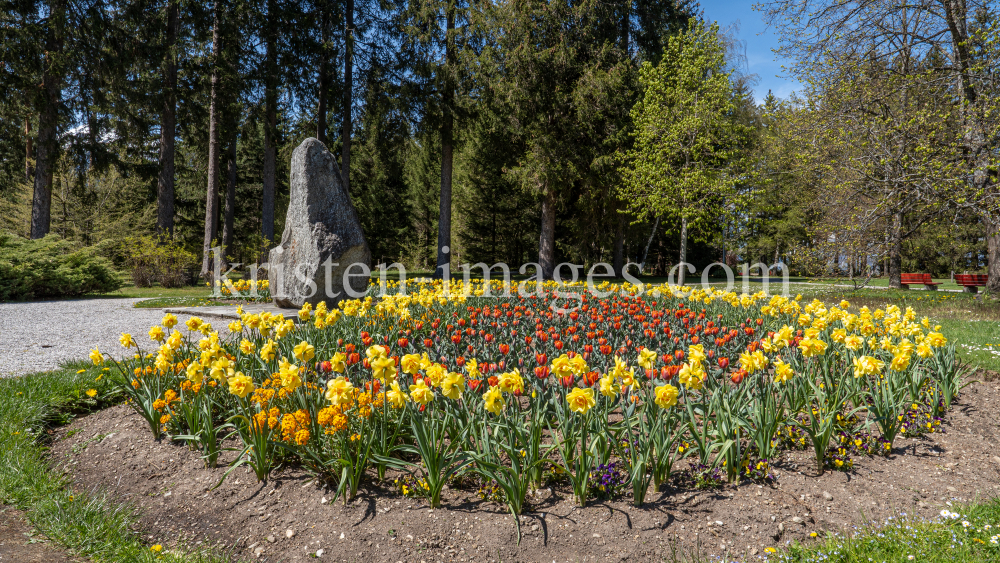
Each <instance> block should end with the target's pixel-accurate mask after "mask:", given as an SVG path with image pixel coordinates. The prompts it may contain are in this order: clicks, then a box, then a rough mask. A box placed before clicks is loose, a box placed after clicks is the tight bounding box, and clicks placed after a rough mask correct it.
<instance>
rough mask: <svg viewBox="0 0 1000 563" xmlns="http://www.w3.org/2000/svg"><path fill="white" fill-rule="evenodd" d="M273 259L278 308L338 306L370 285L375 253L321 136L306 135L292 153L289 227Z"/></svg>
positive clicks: (271, 266)
mask: <svg viewBox="0 0 1000 563" xmlns="http://www.w3.org/2000/svg"><path fill="white" fill-rule="evenodd" d="M268 262H269V266H268V272H267V279H268V284H269V286H270V290H271V295H272V296H273V299H274V304H275V305H277V306H278V307H294V308H299V307H301V306H302V305H303V304H304V303H312V304H314V305H315V304H317V303H319V302H320V301H326V302H327V304H328V305H333V304H335V303H337V302H339V301H341V300H343V299H353V298H355V297H356V296H357V295H359V294H360V293H362V292H364V291H365V290H366V289H367V288H368V283H369V272H370V270H369V267H370V265H371V252H370V251H369V250H368V243H366V242H365V235H364V233H363V232H362V231H361V222H360V221H359V220H358V213H357V211H356V210H355V209H354V205H353V204H352V203H351V195H350V194H349V193H348V192H347V190H346V189H345V188H344V182H343V180H342V176H341V175H340V167H339V166H338V165H337V159H336V158H334V156H333V155H332V154H330V151H329V150H327V148H326V146H324V145H323V143H321V142H320V141H319V140H317V139H313V138H311V137H310V138H308V139H306V140H305V141H303V142H302V144H301V145H299V146H298V148H296V149H295V152H293V153H292V174H291V194H290V198H289V201H288V214H287V215H286V216H285V231H284V233H282V235H281V244H280V245H278V246H276V247H274V248H273V249H271V252H270V256H269V259H268ZM362 265H363V267H362ZM349 268H350V271H348V269H349ZM345 274H348V275H346V276H345ZM352 294H353V295H352Z"/></svg>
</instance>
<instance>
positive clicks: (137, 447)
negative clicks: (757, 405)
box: [0, 381, 1000, 563]
mask: <svg viewBox="0 0 1000 563" xmlns="http://www.w3.org/2000/svg"><path fill="white" fill-rule="evenodd" d="M998 408H1000V382H997V381H992V382H989V383H974V384H972V385H970V386H969V387H968V388H966V390H965V391H964V393H963V395H962V396H961V398H960V400H959V401H958V402H957V403H956V405H954V407H953V409H952V411H951V412H950V413H949V414H948V416H947V417H946V419H945V423H944V424H943V425H942V427H943V429H944V432H943V433H938V434H932V435H929V436H925V437H922V438H914V439H909V438H905V437H900V438H898V439H897V442H896V444H895V445H896V448H895V450H894V454H893V455H892V456H891V457H890V458H867V457H860V458H858V457H856V458H855V467H854V469H853V470H852V471H850V472H846V473H845V472H833V471H827V472H826V473H825V474H824V475H822V476H816V472H815V469H814V465H813V461H812V456H811V454H810V452H808V451H800V452H790V453H787V454H786V455H785V456H784V457H783V459H782V460H781V461H780V462H779V463H778V464H777V467H776V470H777V472H778V474H779V478H778V481H777V483H776V484H774V485H761V484H755V483H750V482H744V483H743V484H741V485H739V486H737V487H731V486H727V487H725V488H723V489H719V490H714V491H698V490H694V489H674V488H671V489H669V490H667V491H665V492H662V493H650V494H649V496H648V497H647V504H646V506H644V507H643V508H634V507H633V506H632V505H631V504H630V503H629V501H628V499H621V500H618V501H608V502H602V501H594V502H591V503H590V505H588V506H587V507H586V508H584V509H580V508H578V507H576V506H575V504H574V503H573V502H572V498H571V494H570V491H569V490H568V488H565V487H563V488H558V489H556V490H555V491H554V492H553V491H552V490H551V489H546V490H543V491H541V493H540V495H539V496H538V497H532V498H530V499H529V500H530V508H529V509H528V511H527V512H526V514H525V515H523V516H522V519H521V522H522V523H521V529H522V532H523V539H522V541H521V544H520V545H517V544H516V535H515V528H514V521H513V519H512V516H510V515H509V514H508V513H506V512H505V511H504V509H503V507H502V506H500V505H498V504H495V503H491V502H486V501H482V500H480V499H479V497H478V496H477V495H476V494H475V492H474V491H466V490H448V491H445V495H444V500H443V502H444V505H445V507H444V508H443V509H439V510H433V511H432V510H429V509H428V508H427V505H426V503H425V502H424V501H421V500H417V499H410V498H405V497H401V496H399V495H398V494H396V493H393V492H391V491H388V490H380V489H377V488H369V489H366V490H362V492H361V494H360V498H358V499H357V500H355V501H354V502H353V503H351V504H350V505H348V506H344V505H343V504H342V503H341V502H340V501H339V500H337V499H333V498H332V496H333V493H332V492H331V491H329V490H325V489H323V488H322V487H320V486H319V485H317V484H316V483H315V482H313V481H312V480H311V479H310V477H309V475H307V474H306V473H304V472H303V471H301V470H297V469H287V470H283V471H280V472H279V473H277V474H276V475H275V476H273V477H272V479H271V480H270V481H269V482H267V483H266V484H261V483H258V482H257V480H256V478H255V477H254V475H253V474H252V473H248V472H246V471H244V469H243V468H240V469H237V470H236V471H234V472H233V473H232V474H230V476H229V477H228V478H227V479H226V481H225V483H224V484H223V485H222V486H221V487H219V488H218V489H215V490H211V491H210V490H209V487H211V486H212V485H214V484H215V483H216V482H218V480H219V479H220V477H221V476H222V474H223V473H224V472H225V468H224V467H223V468H216V469H211V470H210V469H205V468H204V465H203V463H202V462H201V460H200V459H199V458H198V455H196V454H195V453H194V452H192V451H190V450H188V449H187V448H186V447H185V446H183V445H180V444H177V443H171V442H169V441H166V440H161V441H154V440H152V438H151V437H150V434H149V431H148V429H147V428H146V427H145V425H144V422H143V421H142V420H141V419H140V418H139V417H138V416H136V415H135V414H133V413H132V412H131V411H129V410H128V408H127V407H125V406H118V407H113V408H109V409H107V410H104V411H101V412H98V413H95V414H93V415H90V416H87V417H85V418H82V419H79V420H77V421H75V422H74V423H72V424H71V425H70V426H68V427H66V428H64V429H62V430H60V432H59V434H58V437H57V440H56V442H55V443H54V444H53V447H52V458H53V460H54V462H55V463H57V464H58V466H61V467H64V468H65V470H66V471H67V472H68V473H69V474H70V475H71V477H72V479H73V480H74V482H75V486H76V487H77V488H78V489H87V490H92V489H102V490H106V491H109V492H110V493H112V494H113V495H116V496H117V497H118V498H120V499H121V500H122V501H125V502H130V503H133V504H135V505H138V506H139V507H140V508H141V509H142V524H143V526H144V527H145V530H144V534H146V536H147V539H148V540H149V541H150V543H162V544H164V545H166V546H171V545H177V544H178V543H184V544H186V545H206V544H212V545H219V546H222V547H223V548H224V549H226V550H233V552H234V553H235V555H236V556H237V557H239V558H242V559H247V560H259V561H305V560H307V559H311V558H313V557H314V556H315V555H316V554H317V553H318V552H319V550H322V554H321V555H320V557H319V560H321V561H343V562H350V561H366V562H373V561H389V562H393V561H407V562H410V561H412V562H424V563H430V562H431V561H545V562H548V561H594V560H598V559H600V560H611V561H626V560H628V561H645V560H653V559H667V560H672V559H673V558H674V556H675V554H676V557H677V558H678V559H681V558H682V554H689V555H691V554H695V553H696V552H697V553H699V554H701V555H719V556H724V557H725V558H727V559H741V560H742V559H743V558H747V559H749V558H753V559H756V557H752V556H754V555H762V554H763V549H764V548H765V547H768V546H776V545H781V544H784V543H786V542H788V541H793V540H800V541H809V538H810V534H811V533H813V532H816V533H818V534H819V535H821V536H822V535H823V534H824V533H825V531H826V530H830V531H835V532H845V531H848V530H850V529H851V527H853V526H857V525H859V524H861V523H862V522H864V521H884V520H885V519H886V518H887V517H889V516H891V515H897V514H899V513H904V512H905V513H907V514H910V515H920V516H925V517H933V516H935V515H937V513H938V512H939V511H940V510H941V509H942V508H944V507H946V506H947V505H946V504H945V503H946V502H952V501H953V502H964V501H972V500H975V499H986V498H991V497H994V496H996V495H997V494H1000V457H997V455H998V452H1000V447H998V444H1000V416H998V415H997V412H998ZM232 455H233V454H231V453H229V456H230V457H229V458H225V456H224V459H223V461H228V460H231V459H232ZM2 561H3V560H2V559H0V562H2ZM29 561H30V560H29Z"/></svg>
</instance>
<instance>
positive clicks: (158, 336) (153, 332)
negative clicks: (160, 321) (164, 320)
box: [149, 325, 167, 342]
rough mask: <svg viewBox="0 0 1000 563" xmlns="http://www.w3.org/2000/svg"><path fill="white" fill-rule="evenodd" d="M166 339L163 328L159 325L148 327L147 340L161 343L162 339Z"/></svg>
mask: <svg viewBox="0 0 1000 563" xmlns="http://www.w3.org/2000/svg"><path fill="white" fill-rule="evenodd" d="M166 337H167V335H166V333H165V332H163V327H161V326H160V325H155V326H152V327H150V329H149V339H150V340H152V341H154V342H163V339H164V338H166Z"/></svg>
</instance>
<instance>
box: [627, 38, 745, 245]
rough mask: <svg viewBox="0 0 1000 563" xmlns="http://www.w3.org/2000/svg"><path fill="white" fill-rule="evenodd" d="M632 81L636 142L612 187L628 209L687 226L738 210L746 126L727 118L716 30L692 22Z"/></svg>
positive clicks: (729, 108) (730, 113) (729, 90)
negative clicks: (637, 94) (638, 94)
mask: <svg viewBox="0 0 1000 563" xmlns="http://www.w3.org/2000/svg"><path fill="white" fill-rule="evenodd" d="M639 82H640V84H641V85H642V88H643V89H644V93H643V96H642V99H641V100H640V101H639V102H638V103H637V104H636V106H635V107H634V108H633V109H632V120H633V127H634V129H633V137H634V140H635V146H634V148H633V149H631V150H628V151H625V152H624V153H623V155H622V156H623V159H624V166H623V167H622V169H621V174H622V177H623V180H624V183H623V185H622V187H621V188H620V191H619V194H620V197H622V198H623V199H624V200H625V201H626V202H627V204H628V208H629V210H630V211H631V212H632V213H634V214H635V215H636V216H637V217H640V218H644V219H654V218H657V217H664V218H668V219H674V220H683V221H686V222H687V223H688V225H689V226H690V227H691V228H694V229H699V228H707V227H708V224H709V222H712V221H715V220H717V219H719V218H720V217H722V216H725V215H730V214H734V213H736V212H737V211H739V210H740V209H741V207H742V204H741V203H742V202H741V198H740V196H741V195H746V194H745V193H744V194H741V193H740V191H739V190H738V187H739V184H740V182H745V179H746V178H745V176H746V175H747V174H748V171H746V170H742V169H741V167H740V164H742V163H741V152H742V151H743V150H744V149H745V148H746V145H747V144H748V143H749V142H750V137H751V133H752V129H751V128H750V127H749V126H748V125H746V124H744V123H741V122H740V121H739V120H737V119H734V113H735V112H736V110H737V101H738V98H737V93H736V91H735V89H734V86H733V83H732V81H731V80H730V72H729V71H728V68H727V64H726V60H725V47H724V46H723V44H722V42H721V40H720V38H719V30H718V27H717V26H715V25H712V26H709V27H705V26H703V25H702V24H700V23H697V22H692V23H691V24H690V26H689V28H688V30H687V31H686V32H684V33H680V34H678V35H676V36H673V37H671V38H670V39H669V40H668V43H667V47H666V49H665V51H664V54H663V58H662V60H660V61H659V62H658V64H656V65H654V64H652V63H650V62H648V61H647V62H644V63H643V65H642V67H641V68H640V70H639ZM682 244H683V243H682Z"/></svg>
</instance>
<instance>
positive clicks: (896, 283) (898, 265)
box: [889, 211, 903, 289]
mask: <svg viewBox="0 0 1000 563" xmlns="http://www.w3.org/2000/svg"><path fill="white" fill-rule="evenodd" d="M902 270H903V212H902V211H896V212H895V213H893V214H892V226H891V227H890V231H889V287H894V288H896V289H899V288H901V287H902Z"/></svg>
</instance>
